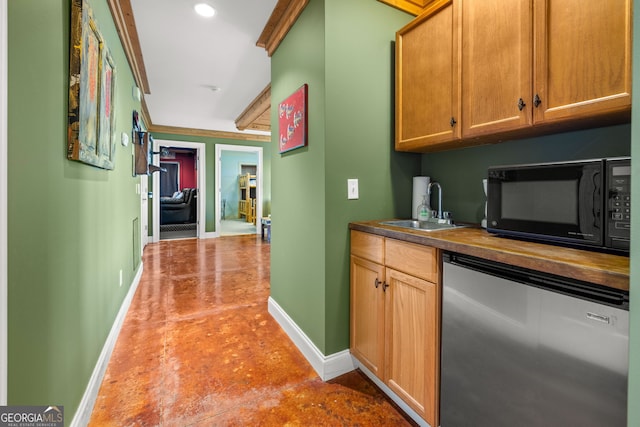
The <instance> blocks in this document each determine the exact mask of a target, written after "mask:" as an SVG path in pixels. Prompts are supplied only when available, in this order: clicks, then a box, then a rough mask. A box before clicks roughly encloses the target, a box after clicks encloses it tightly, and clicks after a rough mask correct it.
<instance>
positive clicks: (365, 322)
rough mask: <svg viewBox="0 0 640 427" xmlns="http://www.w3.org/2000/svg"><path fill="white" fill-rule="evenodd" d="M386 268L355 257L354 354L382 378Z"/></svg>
mask: <svg viewBox="0 0 640 427" xmlns="http://www.w3.org/2000/svg"><path fill="white" fill-rule="evenodd" d="M383 282H384V267H383V266H382V265H380V264H376V263H374V262H371V261H367V260H365V259H362V258H358V257H356V256H351V320H350V328H351V330H350V337H351V344H350V350H351V354H352V355H354V356H355V357H357V358H358V360H360V362H362V364H363V365H364V366H366V367H367V368H368V369H369V370H370V371H371V372H372V373H374V374H375V375H376V376H377V377H378V378H380V379H383V374H384V370H383V362H384V293H383V291H382V286H383Z"/></svg>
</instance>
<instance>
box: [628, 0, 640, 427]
mask: <svg viewBox="0 0 640 427" xmlns="http://www.w3.org/2000/svg"><path fill="white" fill-rule="evenodd" d="M634 12H635V13H634V14H633V21H634V22H633V28H634V32H633V34H634V35H633V64H634V73H633V80H634V82H640V67H638V66H637V64H640V6H638V3H637V2H636V3H635V4H634ZM631 123H632V125H631V157H632V159H633V160H632V162H631V167H632V171H631V176H632V178H631V179H632V183H631V192H632V193H633V194H632V196H631V200H632V203H633V206H632V208H631V212H632V213H631V223H632V226H631V283H630V287H631V290H630V295H629V299H630V309H629V316H630V319H631V320H630V323H631V326H630V331H629V347H630V348H629V396H628V398H627V402H629V404H628V406H627V407H628V419H627V425H628V426H629V427H632V426H639V425H640V405H638V402H640V162H639V161H638V159H640V90H638V87H637V85H634V89H633V107H632V116H631Z"/></svg>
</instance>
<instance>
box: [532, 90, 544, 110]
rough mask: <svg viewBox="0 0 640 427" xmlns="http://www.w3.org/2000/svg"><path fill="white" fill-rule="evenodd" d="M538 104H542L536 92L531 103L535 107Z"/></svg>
mask: <svg viewBox="0 0 640 427" xmlns="http://www.w3.org/2000/svg"><path fill="white" fill-rule="evenodd" d="M540 104H542V99H540V97H539V96H538V94H537V93H536V96H534V97H533V105H534V106H535V107H537V106H538V105H540Z"/></svg>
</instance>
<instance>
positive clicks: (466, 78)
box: [461, 0, 533, 138]
mask: <svg viewBox="0 0 640 427" xmlns="http://www.w3.org/2000/svg"><path fill="white" fill-rule="evenodd" d="M531 1H532V0H513V1H504V0H482V1H465V2H462V3H461V7H462V24H461V27H462V102H461V104H462V123H461V125H462V136H463V138H467V137H474V136H479V135H487V134H491V133H497V132H502V131H506V130H513V129H519V128H523V127H526V126H530V125H531V123H532V121H533V114H532V108H533V105H532V104H531V101H530V100H531V82H532V78H533V64H532V62H533V60H532V55H533V43H532V40H533V33H532V19H533V17H532V11H531ZM520 100H522V101H520Z"/></svg>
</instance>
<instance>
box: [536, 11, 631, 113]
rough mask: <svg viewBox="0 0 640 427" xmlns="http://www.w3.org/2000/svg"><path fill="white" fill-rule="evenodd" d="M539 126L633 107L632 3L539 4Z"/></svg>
mask: <svg viewBox="0 0 640 427" xmlns="http://www.w3.org/2000/svg"><path fill="white" fill-rule="evenodd" d="M534 7H535V9H534V16H535V19H536V21H535V24H534V31H535V35H534V37H535V62H536V69H535V73H536V74H535V77H534V94H537V95H538V96H539V98H540V105H539V106H538V107H537V108H535V109H534V123H537V122H553V121H560V120H563V119H566V118H586V117H591V116H595V115H599V114H602V113H609V112H618V111H626V110H628V109H630V108H631V35H632V32H631V16H632V15H631V13H632V12H631V11H632V7H631V0H615V1H602V0H534Z"/></svg>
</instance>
